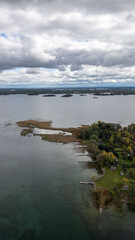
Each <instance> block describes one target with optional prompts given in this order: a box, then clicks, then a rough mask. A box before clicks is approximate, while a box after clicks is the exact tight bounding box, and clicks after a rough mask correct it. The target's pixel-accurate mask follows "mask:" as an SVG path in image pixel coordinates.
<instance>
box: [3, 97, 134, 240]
mask: <svg viewBox="0 0 135 240" xmlns="http://www.w3.org/2000/svg"><path fill="white" fill-rule="evenodd" d="M134 101H135V96H102V97H98V99H93V97H92V95H87V96H79V95H74V96H73V97H71V98H61V96H60V95H57V96H56V97H53V98H43V97H42V95H39V96H27V95H16V96H10V95H8V96H0V239H1V240H25V239H26V240H57V239H58V240H69V239H71V240H97V239H98V240H99V239H100V240H108V239H110V240H119V239H124V240H125V239H126V240H132V239H135V237H134V236H135V213H134V212H132V211H131V210H129V209H128V208H127V207H126V205H123V206H122V208H116V206H113V207H111V208H109V209H107V210H104V211H103V212H102V213H101V214H100V213H99V210H98V209H96V208H95V206H94V202H93V200H92V197H91V187H90V186H86V185H80V184H79V182H80V181H90V180H91V179H92V176H93V175H97V172H96V170H95V169H88V168H87V166H86V165H85V164H78V163H77V161H78V160H83V159H84V157H83V156H78V157H77V156H76V153H77V150H76V144H71V143H70V144H65V145H63V144H59V143H51V142H47V141H42V140H41V139H40V137H33V136H31V137H25V136H21V135H20V128H19V127H18V126H17V125H16V121H18V120H26V119H37V120H44V121H48V120H52V121H53V123H52V125H53V126H54V127H75V126H80V125H81V124H91V123H93V122H96V121H98V120H101V121H106V122H115V123H120V124H122V125H123V126H126V125H128V124H130V123H132V122H135V105H134ZM85 160H88V157H86V156H85Z"/></svg>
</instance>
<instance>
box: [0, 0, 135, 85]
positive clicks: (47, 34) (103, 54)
mask: <svg viewBox="0 0 135 240" xmlns="http://www.w3.org/2000/svg"><path fill="white" fill-rule="evenodd" d="M134 9H135V3H134V1H132V0H129V1H126V0H123V1H122V0H117V1H116V0H113V1H111V0H101V1H98V0H89V1H88V0H85V1H76V0H72V1H71V0H69V1H64V0H62V1H59V0H57V1H56V0H52V1H47V0H46V1H42V0H40V1H37V0H30V1H26V0H20V1H19V2H18V1H16V0H13V1H8V0H5V1H2V0H1V1H0V70H1V71H2V72H1V74H0V84H9V85H11V84H15V85H17V84H18V85H23V84H24V85H32V84H36V85H38V84H39V86H40V85H42V86H44V87H45V86H48V85H49V86H51V85H58V84H63V85H67V86H68V83H69V85H72V84H74V85H77V84H78V85H82V84H84V85H94V84H97V85H98V84H109V83H110V84H115V85H116V84H131V85H134V83H135V82H134V79H135V46H134V39H135V28H134V21H135V10H134ZM16 68H18V70H17V71H16V70H14V69H16ZM52 69H53V70H52ZM7 70H9V71H7Z"/></svg>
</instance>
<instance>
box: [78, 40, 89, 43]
mask: <svg viewBox="0 0 135 240" xmlns="http://www.w3.org/2000/svg"><path fill="white" fill-rule="evenodd" d="M77 42H80V43H84V42H85V43H87V42H90V40H88V39H85V40H80V39H78V40H77Z"/></svg>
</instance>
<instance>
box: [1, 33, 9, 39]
mask: <svg viewBox="0 0 135 240" xmlns="http://www.w3.org/2000/svg"><path fill="white" fill-rule="evenodd" d="M0 37H3V38H8V36H7V35H6V34H5V33H0Z"/></svg>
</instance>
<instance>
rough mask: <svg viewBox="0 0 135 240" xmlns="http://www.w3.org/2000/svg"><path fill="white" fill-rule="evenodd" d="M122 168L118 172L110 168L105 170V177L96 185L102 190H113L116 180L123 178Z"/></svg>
mask: <svg viewBox="0 0 135 240" xmlns="http://www.w3.org/2000/svg"><path fill="white" fill-rule="evenodd" d="M120 171H121V167H120V166H119V167H118V169H117V170H116V171H111V169H109V168H107V167H106V168H105V175H104V176H103V178H101V179H99V180H97V181H96V185H97V186H98V187H101V188H105V189H108V190H112V189H113V186H114V179H115V178H118V179H121V178H123V176H121V175H120Z"/></svg>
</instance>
